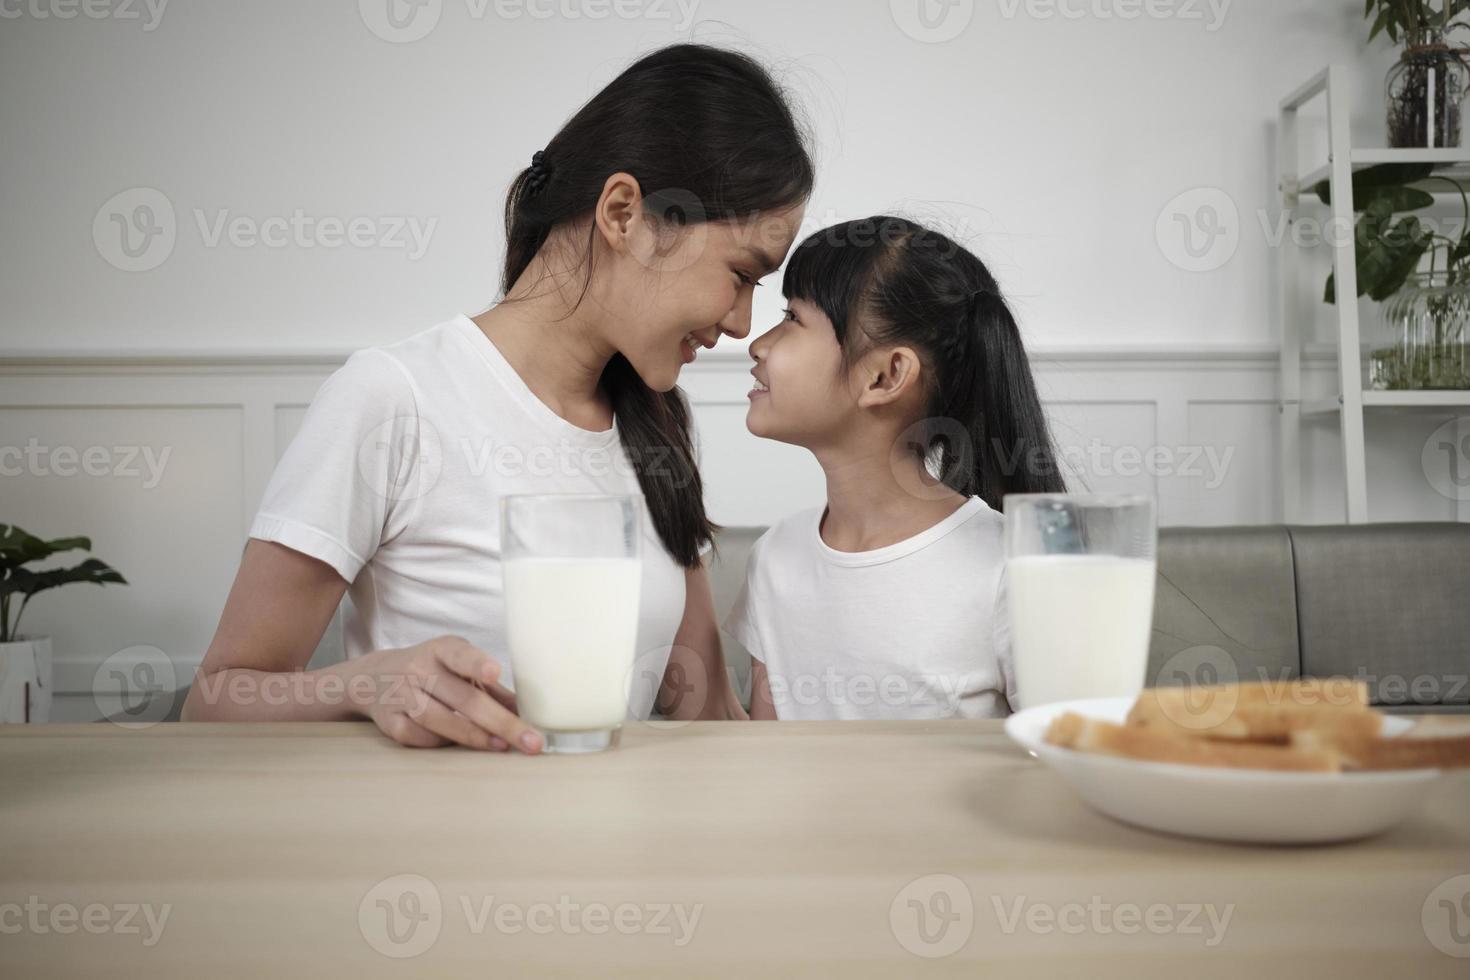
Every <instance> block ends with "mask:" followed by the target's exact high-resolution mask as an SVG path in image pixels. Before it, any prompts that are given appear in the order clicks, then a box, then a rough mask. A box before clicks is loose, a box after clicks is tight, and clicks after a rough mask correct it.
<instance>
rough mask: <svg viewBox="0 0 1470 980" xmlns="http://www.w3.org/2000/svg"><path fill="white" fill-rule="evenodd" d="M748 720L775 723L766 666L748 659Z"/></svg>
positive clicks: (753, 659)
mask: <svg viewBox="0 0 1470 980" xmlns="http://www.w3.org/2000/svg"><path fill="white" fill-rule="evenodd" d="M750 720H751V721H775V720H776V703H775V702H774V701H773V700H772V699H771V681H770V678H769V677H767V676H766V665H765V664H763V663H761V662H760V661H759V660H756V659H755V658H754V657H752V658H751V659H750Z"/></svg>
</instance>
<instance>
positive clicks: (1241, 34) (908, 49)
mask: <svg viewBox="0 0 1470 980" xmlns="http://www.w3.org/2000/svg"><path fill="white" fill-rule="evenodd" d="M72 2H73V0H24V3H23V4H22V3H21V2H19V0H6V2H5V3H3V4H0V11H9V12H19V13H20V16H11V15H10V14H9V13H7V15H6V16H5V17H4V18H0V92H3V93H4V97H3V99H0V134H3V135H0V174H3V175H4V176H3V180H0V213H3V214H4V215H5V226H4V230H3V232H0V296H3V305H0V331H3V335H0V350H9V351H37V350H72V351H75V350H84V351H85V350H95V349H98V348H102V349H108V350H116V349H128V350H137V349H140V348H154V349H163V350H176V349H187V350H201V349H202V350H221V349H228V350H242V349H246V350H257V349H260V348H262V347H264V348H270V349H280V348H289V349H295V350H302V349H311V350H315V349H323V348H325V349H330V350H334V351H335V350H344V349H353V348H357V347H362V346H368V345H372V344H377V343H383V342H387V341H390V340H393V339H396V338H398V337H401V336H404V335H406V334H408V333H411V332H413V331H414V330H417V329H420V328H422V327H424V326H427V325H429V324H431V323H434V322H437V321H438V320H440V319H442V318H443V317H444V316H446V315H448V314H450V313H453V312H457V311H464V312H476V311H478V310H479V309H482V308H483V307H485V306H486V305H488V304H489V303H490V302H491V301H492V300H493V298H494V295H495V290H496V278H497V277H496V269H497V266H498V261H499V257H500V253H501V233H500V230H499V223H500V221H499V216H500V208H501V204H502V197H503V192H504V188H505V186H506V184H507V183H508V181H509V180H510V179H511V177H512V176H513V174H514V173H515V171H516V170H517V169H518V168H520V167H523V166H525V165H526V164H527V163H528V162H529V160H530V156H531V153H532V152H533V151H534V150H536V149H538V148H540V147H541V146H542V145H544V143H545V142H546V140H547V139H548V138H549V137H550V136H551V135H552V134H553V132H554V131H555V130H556V129H557V128H558V126H559V125H560V123H561V122H562V121H563V120H564V119H565V118H566V117H567V116H568V115H569V114H570V113H571V112H572V111H573V110H574V109H575V108H576V107H577V106H578V105H579V104H581V103H582V102H583V101H585V100H586V99H587V98H588V97H589V96H590V95H592V94H593V93H594V92H595V91H596V90H597V89H598V88H599V87H600V86H601V85H602V84H603V83H605V82H606V81H608V80H609V79H610V78H611V77H612V75H613V74H615V73H616V72H617V71H618V70H619V69H620V68H621V67H622V66H624V65H625V64H626V63H627V62H628V61H629V60H631V59H632V58H633V57H634V56H636V55H637V54H638V53H640V52H643V51H646V50H648V49H650V48H653V47H656V46H659V45H662V44H665V43H669V42H672V41H676V40H680V39H684V38H688V37H690V36H693V37H695V38H698V39H704V40H710V41H714V42H718V43H728V44H733V45H736V46H739V47H742V48H745V49H747V50H750V51H751V52H753V53H755V54H757V55H759V56H760V57H762V58H764V59H766V60H767V61H769V62H771V63H773V64H775V65H777V66H778V68H779V69H780V71H781V74H782V75H783V77H784V78H785V79H786V80H787V81H788V82H789V84H790V85H791V86H792V87H793V89H794V90H795V92H796V94H797V96H798V98H799V99H800V100H801V101H802V102H803V103H804V104H805V105H806V107H807V114H808V115H809V117H810V118H811V120H812V122H813V124H814V126H815V128H816V131H817V136H818V144H819V145H818V153H819V164H820V185H819V188H818V191H817V194H816V197H815V198H814V200H813V201H812V203H811V206H810V208H809V214H810V217H809V227H808V230H815V229H816V228H817V227H820V226H822V225H824V224H829V223H831V222H833V221H836V220H841V219H845V218H850V217H855V216H860V215H863V214H868V213H872V212H875V211H880V210H891V209H895V208H901V209H905V210H908V211H911V212H913V213H916V214H917V215H919V216H920V217H926V218H931V219H934V220H937V221H942V222H944V223H945V224H946V225H947V226H948V227H950V228H953V229H955V230H957V231H958V232H960V233H961V234H962V235H963V236H964V237H965V238H966V239H967V240H968V241H970V242H972V243H973V244H974V246H975V247H976V249H977V250H978V251H979V252H980V254H981V255H982V256H983V257H985V258H986V259H987V260H988V261H989V262H990V263H991V264H992V265H993V267H994V268H995V270H996V272H997V274H998V275H999V277H1000V279H1001V281H1002V283H1003V285H1004V286H1005V287H1006V288H1007V290H1008V291H1009V292H1010V293H1011V295H1012V297H1013V299H1014V300H1015V301H1016V304H1017V306H1018V309H1019V312H1020V314H1021V316H1022V319H1023V321H1024V325H1025V328H1026V330H1027V333H1028V336H1029V338H1030V339H1031V340H1032V342H1033V343H1035V344H1037V345H1039V346H1043V347H1045V346H1054V345H1062V346H1075V345H1079V344H1080V345H1095V344H1113V343H1127V344H1144V345H1175V344H1197V343H1207V344H1224V345H1234V344H1263V343H1269V342H1271V341H1272V339H1273V337H1274V336H1275V335H1274V334H1273V332H1272V328H1271V318H1270V309H1271V306H1270V301H1269V291H1268V289H1267V285H1268V279H1267V277H1268V269H1269V267H1270V263H1269V262H1268V254H1267V253H1268V247H1267V244H1266V241H1265V236H1264V234H1263V233H1262V231H1261V227H1260V223H1259V220H1258V219H1257V212H1258V211H1259V210H1260V209H1262V208H1265V207H1266V206H1267V201H1268V195H1269V193H1270V191H1271V188H1272V186H1273V183H1274V177H1273V176H1272V174H1271V172H1270V167H1269V165H1268V164H1269V155H1268V154H1269V150H1270V147H1271V128H1272V124H1273V121H1274V112H1275V109H1274V107H1275V105H1276V102H1277V100H1278V99H1279V98H1280V97H1281V95H1282V94H1283V93H1284V92H1285V91H1286V90H1288V89H1289V88H1291V87H1293V86H1295V85H1296V84H1298V83H1299V82H1301V81H1302V80H1303V79H1305V78H1306V77H1307V76H1308V75H1310V74H1311V73H1313V72H1315V71H1316V70H1317V69H1319V68H1320V67H1322V66H1323V65H1324V64H1326V63H1328V62H1329V61H1338V62H1342V63H1349V64H1357V65H1361V70H1360V71H1359V73H1358V76H1357V77H1358V78H1359V91H1358V92H1357V93H1356V94H1357V95H1358V98H1357V99H1356V102H1357V104H1358V105H1360V106H1366V108H1365V109H1364V110H1363V111H1360V112H1358V113H1356V115H1357V116H1358V117H1359V120H1360V122H1361V123H1362V128H1363V131H1364V134H1365V136H1366V137H1369V138H1370V139H1371V140H1372V141H1378V140H1381V134H1382V123H1381V121H1380V120H1379V118H1378V117H1379V116H1380V115H1381V113H1380V112H1379V111H1378V109H1377V106H1378V102H1379V100H1380V96H1379V94H1378V93H1379V90H1380V88H1381V81H1382V77H1383V71H1384V69H1385V67H1386V65H1387V63H1388V58H1389V56H1388V53H1387V52H1388V48H1387V45H1386V42H1379V44H1378V45H1377V46H1376V47H1375V49H1374V51H1373V52H1372V53H1365V51H1364V49H1363V43H1362V39H1363V38H1364V37H1365V36H1366V31H1365V29H1364V26H1363V24H1362V22H1361V12H1362V5H1361V0H1148V2H1147V3H1146V4H1145V3H1143V0H958V2H956V3H954V4H952V5H950V6H948V7H945V6H943V5H941V4H938V3H936V2H935V0H925V2H926V3H929V4H932V6H933V9H935V10H946V9H947V10H949V15H948V16H949V17H950V19H949V20H948V21H947V22H946V23H947V24H948V26H949V27H950V28H952V29H953V28H961V27H962V28H963V29H962V30H961V31H960V32H959V33H958V35H957V36H956V37H954V38H953V39H951V40H948V41H944V42H942V43H925V42H923V41H920V40H917V39H915V38H914V37H912V36H910V35H909V34H907V33H905V32H904V30H903V29H901V28H900V26H899V25H898V19H897V18H896V17H895V14H894V8H895V7H896V8H898V9H900V10H901V9H902V8H903V7H904V5H905V4H909V5H912V4H913V3H914V2H916V0H894V4H892V5H890V3H889V2H887V0H859V2H837V0H829V2H825V3H810V2H809V3H799V2H789V0H683V3H684V4H685V7H686V8H688V7H689V6H691V5H692V7H693V10H694V15H693V20H692V22H690V23H685V20H686V18H685V15H684V14H682V13H680V12H679V10H680V8H679V7H678V6H677V4H676V0H618V2H619V4H620V9H624V8H628V9H637V10H642V11H644V15H643V16H641V17H637V18H634V19H623V18H618V17H607V18H605V19H598V20H594V19H592V15H593V14H594V13H595V12H597V11H599V10H608V9H611V7H610V4H611V0H428V2H427V4H426V5H425V6H423V7H422V8H421V11H422V13H421V16H422V17H423V18H424V19H423V20H420V21H416V22H414V23H416V24H419V25H422V26H424V27H427V26H429V25H430V24H431V23H432V25H433V28H432V30H430V31H429V32H428V33H427V34H426V35H425V36H424V37H422V38H421V39H419V40H416V41H412V42H409V43H390V42H389V41H386V40H384V39H383V38H381V37H379V36H378V35H376V34H375V33H373V31H372V30H371V29H370V28H369V26H368V20H370V19H371V20H378V21H381V20H382V19H383V16H384V15H383V11H384V10H386V9H387V6H386V5H387V4H388V3H389V2H390V0H362V2H361V3H353V2H350V0H344V2H335V3H302V2H300V0H251V2H249V3H240V2H231V0H191V2H189V3H183V2H177V3H165V5H164V7H163V10H162V16H161V17H159V18H158V19H157V23H156V25H154V26H153V27H152V29H151V30H150V29H149V26H150V24H153V21H152V14H150V13H149V8H148V7H147V6H146V5H145V2H144V0H137V2H136V3H129V4H128V5H127V7H126V8H125V10H124V11H120V12H126V13H132V14H138V15H140V16H139V18H138V19H122V18H119V17H109V18H105V19H93V18H89V17H87V16H74V17H73V18H72V19H66V20H62V19H57V18H56V17H54V16H46V17H38V16H36V13H35V11H36V10H38V9H39V10H40V11H41V12H43V13H48V14H51V13H55V12H57V11H58V8H60V10H61V11H62V12H64V11H66V10H67V9H71V8H69V7H68V6H67V5H68V4H71V3H72ZM152 2H153V3H154V4H155V6H156V5H157V4H158V2H159V0H152ZM391 2H392V3H394V4H395V5H396V6H397V7H398V9H399V10H400V11H407V10H409V9H411V8H409V7H408V6H407V4H406V3H404V2H403V0H391ZM89 3H95V4H97V5H98V9H100V10H102V11H104V12H105V11H107V10H111V9H114V8H115V7H116V6H117V5H118V4H119V3H121V0H89ZM109 5H111V6H109ZM599 5H600V6H599ZM531 10H534V11H536V12H538V13H544V12H545V11H558V10H566V11H571V12H572V13H573V14H576V15H577V16H566V15H563V14H558V15H557V16H554V17H550V18H544V17H537V16H532V14H531V12H530V11H531ZM1148 10H1157V11H1160V12H1162V13H1165V14H1170V16H1163V17H1151V16H1148V15H1147V11H1148ZM477 11H479V12H481V15H479V16H477V15H476V12H477ZM497 11H502V12H505V13H506V14H516V16H506V15H500V14H498V13H497ZM1215 11H1221V12H1223V17H1218V18H1217V15H1216V13H1215ZM73 12H75V11H73ZM364 12H366V13H364ZM1048 12H1050V15H1048ZM1066 12H1072V13H1082V14H1084V16H1082V17H1080V18H1077V17H1071V16H1068V15H1066ZM1129 13H1141V15H1140V16H1137V17H1136V18H1135V19H1123V15H1125V14H1129ZM967 18H968V19H967ZM383 33H385V34H389V35H390V36H393V35H392V33H391V32H390V31H388V30H386V29H385V28H384V29H383ZM915 33H918V32H917V31H916V32H915ZM1199 187H1209V188H1216V189H1218V190H1219V191H1220V192H1221V193H1223V194H1225V195H1226V196H1227V197H1228V198H1229V199H1230V201H1231V202H1232V203H1233V204H1234V205H1235V207H1236V208H1237V211H1238V214H1239V216H1240V228H1241V233H1240V241H1239V246H1238V249H1237V250H1236V252H1235V254H1234V255H1233V257H1231V258H1230V260H1229V261H1228V262H1227V263H1226V264H1224V265H1223V267H1221V268H1219V269H1217V270H1214V271H1211V272H1209V273H1196V272H1188V271H1185V270H1183V269H1181V268H1179V267H1177V266H1176V265H1173V264H1171V262H1170V261H1169V257H1168V255H1166V254H1165V253H1166V250H1165V249H1161V247H1160V245H1159V243H1158V242H1157V241H1156V237H1155V224H1156V219H1157V218H1158V216H1159V215H1160V213H1161V210H1162V209H1163V208H1164V207H1165V205H1166V204H1167V203H1168V202H1170V201H1171V200H1172V199H1174V198H1175V197H1176V196H1177V195H1179V194H1180V193H1181V192H1185V191H1188V190H1191V189H1194V188H1199ZM138 188H148V189H152V190H155V191H157V192H158V194H159V195H161V196H162V198H163V199H166V201H167V205H166V207H171V209H172V213H173V216H174V218H173V222H172V227H173V228H174V231H175V238H174V244H173V248H172V251H171V253H169V254H168V257H167V259H166V260H164V261H163V262H162V263H161V264H159V265H158V266H157V267H156V268H153V269H151V270H150V271H146V272H124V271H121V270H120V269H118V268H115V267H114V266H113V265H110V264H109V263H108V261H106V260H105V259H104V257H103V255H102V254H100V251H101V250H99V248H98V247H97V246H96V245H94V241H93V234H92V231H93V224H94V219H96V218H97V217H98V214H99V210H101V211H103V215H102V225H103V233H104V236H105V238H104V240H105V239H106V238H107V237H110V238H111V239H112V240H113V242H114V244H112V245H109V246H105V248H106V249H110V250H111V251H112V252H114V253H116V251H117V247H116V244H115V242H116V241H117V230H116V229H115V228H114V227H112V226H111V225H110V224H109V219H108V214H110V213H111V212H113V211H116V212H119V213H123V214H131V213H132V208H133V207H134V205H135V204H136V203H138V201H137V198H136V193H135V194H134V196H132V197H125V198H124V199H122V201H121V202H112V203H109V202H111V201H112V199H113V198H114V196H115V195H118V194H119V193H125V192H130V191H135V189H138ZM104 205H107V207H106V208H105V209H104ZM298 210H299V211H300V212H302V214H303V215H304V216H306V217H308V218H310V219H312V220H313V221H318V220H321V219H336V220H339V221H343V222H345V221H348V220H350V219H352V218H355V217H368V218H370V219H373V220H374V221H376V222H378V224H376V225H375V226H374V231H375V236H376V233H382V234H387V233H388V232H389V231H391V228H390V220H391V219H397V218H402V219H410V220H412V221H415V222H418V223H419V225H420V227H422V228H428V227H430V225H431V223H432V232H431V233H430V234H429V235H428V238H427V241H428V245H427V250H426V251H424V253H423V254H422V255H421V256H418V257H411V256H410V254H409V253H410V252H411V251H412V249H405V248H395V247H366V248H353V247H340V248H335V249H331V248H321V247H315V248H307V247H297V246H295V245H291V246H288V247H284V248H270V247H265V246H263V245H260V244H255V245H253V246H246V247H237V246H235V245H231V244H230V243H229V242H228V240H223V241H220V242H219V243H217V244H214V245H210V244H208V238H209V233H210V232H211V231H212V230H213V229H214V228H215V227H216V225H217V223H218V222H219V221H220V220H221V219H222V218H223V219H225V220H230V219H234V218H244V219H247V220H248V221H250V222H252V223H254V224H256V225H259V224H261V223H264V222H266V221H268V220H269V219H271V218H273V217H290V216H291V215H292V214H293V213H295V212H296V211H298ZM155 214H156V215H157V217H158V218H159V221H160V222H161V223H166V222H164V219H165V216H166V215H165V208H164V206H160V207H159V208H158V209H157V210H156V211H155ZM201 222H202V223H203V225H204V228H205V230H201V227H200V224H201ZM157 241H158V242H159V243H160V244H159V246H158V248H160V249H161V248H162V242H163V241H164V239H163V238H161V237H160V238H159V239H157ZM1170 249H1172V250H1176V251H1177V245H1171V246H1170ZM158 254H160V253H159V252H152V253H149V256H148V257H149V258H152V257H155V256H157V255H158ZM760 293H761V294H762V295H761V299H762V305H761V307H760V308H759V310H758V315H757V323H758V324H760V323H771V322H774V320H775V318H776V316H777V309H778V307H779V297H778V296H777V295H776V294H777V293H778V288H770V289H766V290H761V291H760Z"/></svg>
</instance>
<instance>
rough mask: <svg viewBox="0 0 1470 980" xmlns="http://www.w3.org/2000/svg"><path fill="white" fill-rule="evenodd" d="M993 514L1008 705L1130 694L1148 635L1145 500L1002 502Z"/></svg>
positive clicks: (1149, 513)
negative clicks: (1004, 614) (1011, 663)
mask: <svg viewBox="0 0 1470 980" xmlns="http://www.w3.org/2000/svg"><path fill="white" fill-rule="evenodd" d="M1003 506H1004V509H1005V539H1006V580H1007V581H1006V591H1007V597H1008V598H1007V602H1008V609H1009V612H1010V617H1011V649H1012V654H1013V657H1014V660H1015V668H1014V669H1015V672H1016V694H1017V696H1018V697H1019V699H1020V702H1021V703H1020V705H1012V707H1013V708H1017V709H1018V710H1019V708H1032V707H1035V706H1037V705H1040V704H1049V703H1052V702H1055V701H1070V700H1072V699H1074V698H1107V697H1134V696H1135V695H1137V694H1138V692H1139V691H1141V690H1143V686H1144V677H1145V674H1146V673H1147V671H1148V648H1149V636H1150V634H1151V632H1152V629H1153V610H1154V575H1155V573H1156V560H1155V555H1156V551H1155V549H1156V545H1157V540H1158V529H1157V525H1156V521H1155V516H1154V505H1153V501H1151V500H1150V499H1149V498H1147V497H1141V496H1125V495H1084V494H1011V495H1008V496H1007V497H1006V498H1005V501H1004V504H1003Z"/></svg>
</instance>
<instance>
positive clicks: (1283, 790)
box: [1005, 698, 1441, 844]
mask: <svg viewBox="0 0 1470 980" xmlns="http://www.w3.org/2000/svg"><path fill="white" fill-rule="evenodd" d="M1132 705H1133V699H1132V698H1094V699H1091V700H1086V701H1063V702H1059V703H1057V704H1047V705H1041V706H1039V707H1036V708H1027V709H1026V710H1024V711H1021V712H1019V713H1017V714H1014V715H1011V716H1010V717H1009V718H1007V719H1006V723H1005V730H1006V734H1007V735H1009V736H1010V737H1011V738H1012V739H1013V740H1014V741H1016V742H1017V743H1019V744H1020V745H1022V746H1023V747H1025V748H1026V749H1027V750H1029V751H1030V752H1031V754H1032V755H1034V756H1037V757H1038V758H1040V759H1041V761H1043V762H1045V763H1046V764H1047V765H1048V766H1050V767H1051V768H1053V769H1055V770H1056V771H1057V773H1058V774H1059V775H1060V776H1061V777H1062V780H1063V781H1064V782H1065V783H1066V784H1067V785H1068V786H1070V787H1071V788H1072V789H1073V791H1075V792H1076V793H1077V795H1078V796H1080V797H1082V799H1083V800H1085V801H1086V802H1087V803H1088V804H1090V805H1091V806H1093V807H1095V808H1096V809H1098V810H1101V811H1102V812H1103V813H1105V814H1107V815H1108V816H1110V817H1113V818H1115V819H1117V820H1122V821H1123V822H1125V823H1130V824H1136V825H1137V826H1140V827H1147V828H1149V829H1150V830H1162V831H1164V832H1166V833H1171V834H1183V835H1186V836H1190V837H1208V838H1213V839H1216V840H1231V841H1249V842H1253V843H1272V844H1309V843H1322V842H1325V841H1340V840H1350V839H1352V838H1355V837H1366V836H1368V835H1370V834H1377V833H1381V832H1382V831H1385V830H1387V829H1388V828H1390V827H1392V826H1394V825H1395V824H1397V823H1399V822H1400V821H1401V820H1403V819H1404V818H1405V817H1408V816H1409V815H1410V814H1412V813H1413V812H1414V811H1415V810H1417V809H1418V808H1419V805H1420V804H1421V803H1422V802H1423V800H1424V796H1425V794H1426V793H1427V792H1428V790H1429V787H1430V786H1431V785H1432V784H1433V783H1434V781H1435V780H1436V779H1437V778H1439V776H1440V775H1441V770H1439V769H1406V770H1390V771H1383V772H1347V773H1341V772H1277V771H1268V770H1264V769H1223V768H1215V767H1209V766H1189V765H1181V764H1177V763H1172V762H1143V761H1139V760H1134V759H1123V758H1119V757H1117V756H1108V755H1098V754H1096V753H1090V752H1078V751H1076V750H1073V749H1064V748H1061V747H1059V746H1055V745H1048V744H1047V743H1046V742H1044V741H1042V738H1043V736H1044V735H1045V734H1046V729H1047V727H1048V726H1049V725H1050V724H1051V721H1052V719H1053V718H1055V717H1056V716H1057V715H1060V714H1062V713H1064V712H1067V711H1075V712H1077V713H1078V714H1079V715H1084V716H1086V717H1088V718H1097V719H1100V720H1103V721H1111V722H1116V723H1121V722H1122V721H1123V720H1124V719H1125V718H1126V717H1127V715H1128V709H1129V708H1130V707H1132ZM1411 724H1412V722H1410V721H1409V720H1407V719H1405V718H1396V717H1394V716H1392V715H1389V716H1386V717H1385V718H1384V719H1383V733H1384V734H1385V735H1389V736H1392V735H1399V734H1401V733H1402V732H1404V731H1405V730H1406V729H1408V728H1409V727H1410V725H1411Z"/></svg>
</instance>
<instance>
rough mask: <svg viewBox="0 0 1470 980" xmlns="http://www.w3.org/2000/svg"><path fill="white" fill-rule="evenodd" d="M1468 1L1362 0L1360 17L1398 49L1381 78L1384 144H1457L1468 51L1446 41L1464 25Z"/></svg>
mask: <svg viewBox="0 0 1470 980" xmlns="http://www.w3.org/2000/svg"><path fill="white" fill-rule="evenodd" d="M1467 14H1470V0H1438V2H1437V3H1436V2H1434V0H1367V6H1366V8H1365V9H1364V17H1365V18H1366V19H1368V20H1371V21H1372V22H1373V29H1372V30H1371V31H1370V32H1369V34H1368V40H1369V41H1370V42H1371V41H1372V40H1373V39H1374V38H1376V37H1377V36H1378V35H1379V34H1380V33H1384V34H1387V35H1388V37H1389V39H1390V40H1391V41H1393V42H1394V43H1395V44H1398V43H1399V42H1400V40H1401V39H1402V42H1403V51H1402V52H1400V54H1399V60H1398V62H1397V63H1396V64H1395V65H1394V66H1393V67H1392V68H1391V69H1389V72H1388V77H1387V79H1386V80H1385V86H1384V87H1385V90H1386V91H1385V95H1386V99H1387V109H1388V145H1389V146H1393V147H1445V146H1459V145H1460V136H1461V125H1460V118H1461V117H1460V113H1461V102H1462V101H1463V100H1464V98H1465V95H1466V93H1467V91H1470V50H1467V49H1466V48H1465V47H1463V46H1457V45H1454V44H1451V43H1450V36H1451V34H1453V33H1454V32H1455V31H1458V30H1462V29H1464V28H1467V27H1470V22H1467V21H1466V20H1465V19H1464V18H1465V16H1466V15H1467Z"/></svg>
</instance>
